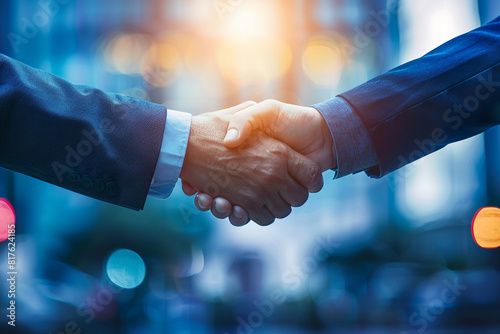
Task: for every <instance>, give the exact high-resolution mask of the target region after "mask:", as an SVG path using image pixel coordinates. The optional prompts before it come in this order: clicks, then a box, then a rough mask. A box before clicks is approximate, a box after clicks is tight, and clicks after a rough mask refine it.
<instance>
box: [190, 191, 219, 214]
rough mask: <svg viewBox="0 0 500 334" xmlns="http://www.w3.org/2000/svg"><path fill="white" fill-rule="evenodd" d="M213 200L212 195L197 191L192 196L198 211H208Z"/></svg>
mask: <svg viewBox="0 0 500 334" xmlns="http://www.w3.org/2000/svg"><path fill="white" fill-rule="evenodd" d="M213 201H214V200H213V198H212V196H210V195H208V194H204V193H198V195H196V197H195V198H194V205H195V206H196V208H198V210H200V211H208V210H210V208H211V207H212V203H213Z"/></svg>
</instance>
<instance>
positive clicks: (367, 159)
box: [312, 96, 378, 178]
mask: <svg viewBox="0 0 500 334" xmlns="http://www.w3.org/2000/svg"><path fill="white" fill-rule="evenodd" d="M312 107H314V108H316V109H317V110H318V111H319V112H320V113H321V114H322V115H323V118H324V119H325V121H326V123H327V124H328V127H329V129H330V132H331V134H332V138H333V145H334V147H333V148H332V149H333V150H334V154H335V155H336V157H337V170H336V175H335V178H339V177H342V176H345V175H349V174H353V173H357V172H360V171H364V170H366V169H368V168H370V167H373V166H375V165H377V164H378V161H377V156H376V155H375V149H374V148H373V144H372V141H371V139H370V137H369V135H368V131H367V130H366V128H365V126H364V124H363V122H362V121H361V118H360V117H359V116H358V114H357V113H356V112H355V111H354V109H353V108H352V107H351V105H350V104H349V103H347V101H346V100H344V99H343V98H341V97H338V96H337V97H334V98H333V99H330V100H327V101H324V102H321V103H318V104H315V105H313V106H312Z"/></svg>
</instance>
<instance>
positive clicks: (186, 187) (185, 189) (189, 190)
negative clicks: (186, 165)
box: [182, 180, 197, 196]
mask: <svg viewBox="0 0 500 334" xmlns="http://www.w3.org/2000/svg"><path fill="white" fill-rule="evenodd" d="M182 191H183V192H184V194H186V195H187V196H193V195H194V194H196V193H197V191H196V189H194V188H193V187H192V186H191V185H190V184H189V183H187V182H186V181H184V180H182Z"/></svg>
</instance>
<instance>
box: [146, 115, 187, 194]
mask: <svg viewBox="0 0 500 334" xmlns="http://www.w3.org/2000/svg"><path fill="white" fill-rule="evenodd" d="M190 129H191V114H189V113H184V112H180V111H175V110H168V111H167V120H166V123H165V131H164V132H163V141H162V143H161V149H160V156H159V157H158V162H157V164H156V170H155V173H154V175H153V180H152V182H151V186H150V187H149V193H148V195H149V196H151V197H154V198H161V199H163V198H167V197H168V196H170V194H171V193H172V190H173V189H174V187H175V184H176V183H177V179H178V178H179V174H180V173H181V169H182V164H183V163H184V156H185V155H186V148H187V144H188V139H189V131H190Z"/></svg>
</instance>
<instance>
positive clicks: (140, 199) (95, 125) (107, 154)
mask: <svg viewBox="0 0 500 334" xmlns="http://www.w3.org/2000/svg"><path fill="white" fill-rule="evenodd" d="M166 114H167V111H166V108H165V107H164V106H162V105H157V104H153V103H149V102H145V101H141V100H137V99H133V98H129V97H124V96H120V95H115V94H108V93H105V92H103V91H100V90H97V89H93V88H89V87H85V86H74V85H72V84H70V83H68V82H66V81H65V80H63V79H61V78H59V77H56V76H54V75H51V74H47V73H45V72H42V71H39V70H36V69H33V68H31V67H29V66H26V65H24V64H22V63H19V62H17V61H15V60H12V59H10V58H8V57H6V56H4V55H0V166H1V167H4V168H7V169H10V170H13V171H16V172H20V173H23V174H26V175H29V176H32V177H35V178H38V179H40V180H43V181H46V182H49V183H52V184H55V185H57V186H61V187H63V188H66V189H69V190H72V191H75V192H78V193H81V194H83V195H86V196H90V197H94V198H96V199H100V200H103V201H106V202H109V203H113V204H117V205H121V206H124V207H128V208H132V209H136V210H139V209H142V208H143V206H144V203H145V200H146V197H147V194H148V191H149V188H150V185H151V180H152V178H153V173H154V171H155V167H156V163H157V160H158V156H159V152H160V147H161V144H162V138H163V133H164V127H165V119H166Z"/></svg>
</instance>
